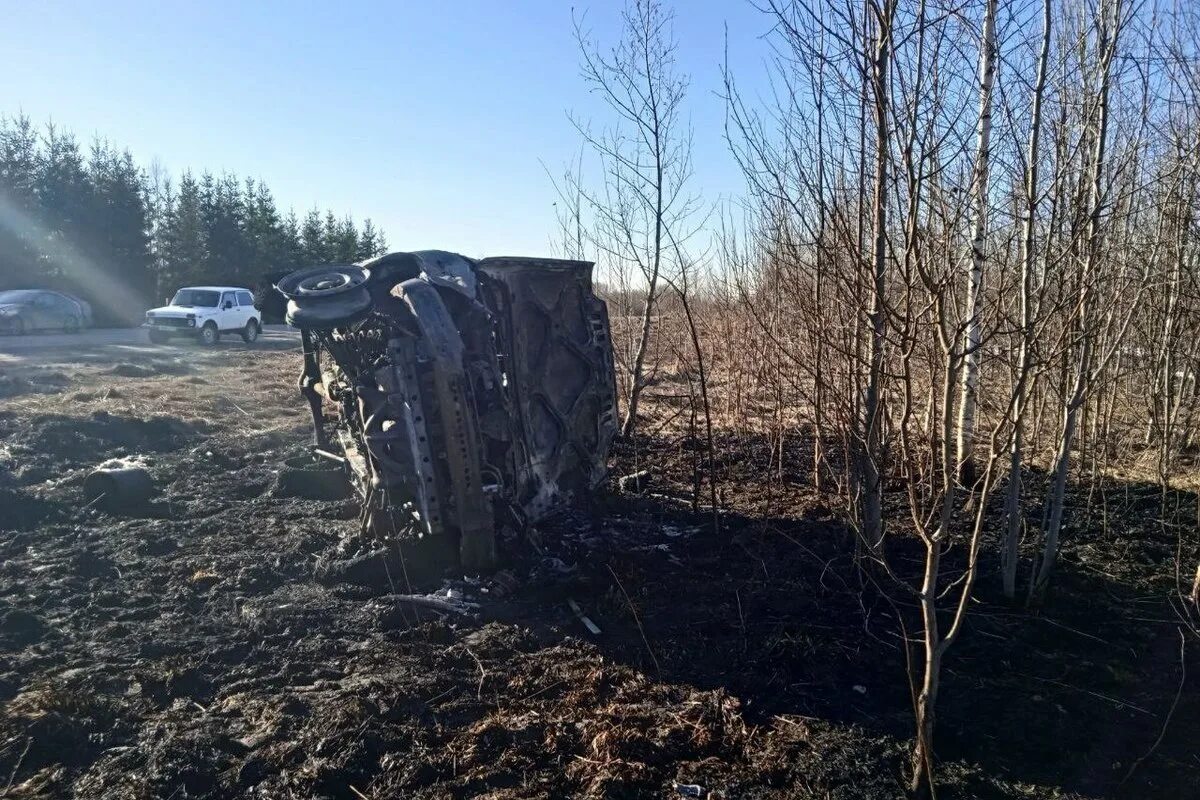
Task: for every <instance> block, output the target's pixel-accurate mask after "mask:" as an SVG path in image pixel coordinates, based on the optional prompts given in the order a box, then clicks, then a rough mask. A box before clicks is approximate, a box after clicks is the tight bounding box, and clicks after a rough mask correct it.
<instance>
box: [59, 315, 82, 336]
mask: <svg viewBox="0 0 1200 800" xmlns="http://www.w3.org/2000/svg"><path fill="white" fill-rule="evenodd" d="M63 333H79V318H78V317H67V318H66V319H65V320H63Z"/></svg>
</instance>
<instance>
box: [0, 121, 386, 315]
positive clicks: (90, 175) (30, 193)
mask: <svg viewBox="0 0 1200 800" xmlns="http://www.w3.org/2000/svg"><path fill="white" fill-rule="evenodd" d="M385 249H386V240H385V238H384V234H383V232H382V231H381V230H379V229H378V228H377V227H376V226H375V225H374V223H372V221H371V220H370V219H366V220H364V221H363V222H362V223H361V225H360V224H358V223H356V222H355V221H354V220H353V219H352V218H351V217H350V216H338V215H336V214H335V213H334V212H333V211H325V212H324V213H322V212H321V211H319V210H318V209H316V208H314V209H312V210H310V211H308V212H307V213H306V214H305V215H304V216H303V217H299V216H297V214H296V212H295V211H294V210H288V211H286V212H282V211H281V210H280V209H279V207H278V206H277V204H276V202H275V198H274V196H273V195H272V193H271V190H270V187H268V186H267V184H266V183H265V182H263V181H262V180H256V179H254V178H249V177H247V178H241V177H239V176H237V175H233V174H229V173H225V174H221V175H214V174H212V173H210V172H202V173H199V174H197V173H194V172H192V171H191V170H186V171H184V172H183V173H182V174H181V175H180V176H179V177H178V178H173V177H172V176H170V175H167V174H165V173H164V171H163V170H162V169H161V168H159V166H158V165H157V164H152V165H151V166H150V167H149V168H144V167H142V166H140V165H139V164H138V163H137V162H136V161H135V160H134V158H133V155H132V154H131V153H130V152H129V151H128V150H123V149H119V148H117V147H116V146H114V145H113V144H111V143H110V142H108V141H105V140H101V139H95V140H94V141H92V143H91V144H90V145H88V146H86V147H85V146H82V145H81V144H80V143H79V140H78V139H77V138H76V137H75V136H74V135H73V134H72V133H71V132H69V131H64V130H62V129H61V128H60V127H58V126H56V125H55V124H53V123H47V124H45V125H43V126H40V127H39V126H37V125H35V124H34V123H33V122H32V121H31V120H30V119H29V118H28V117H27V116H24V115H18V116H6V117H0V289H10V288H53V289H61V290H63V291H67V292H70V293H71V294H74V295H76V296H78V297H81V298H82V299H84V300H87V301H88V302H90V303H91V304H92V308H93V311H94V313H95V315H96V321H97V323H98V324H128V323H134V322H137V321H139V320H140V319H141V317H142V313H143V312H144V310H145V309H146V308H147V307H148V306H150V305H157V304H158V302H160V301H161V299H162V298H163V297H165V296H169V295H170V294H172V293H173V292H174V290H175V289H176V288H178V287H179V286H182V285H187V284H203V283H219V284H232V285H239V286H250V287H254V286H256V285H258V284H260V283H262V282H263V281H264V280H265V279H267V278H268V277H273V276H278V275H279V274H280V273H284V272H287V271H290V270H292V269H296V268H299V267H302V266H307V265H310V264H318V263H329V262H342V263H345V262H352V261H360V260H363V259H366V258H370V257H371V256H374V255H378V254H380V253H382V252H384V250H385Z"/></svg>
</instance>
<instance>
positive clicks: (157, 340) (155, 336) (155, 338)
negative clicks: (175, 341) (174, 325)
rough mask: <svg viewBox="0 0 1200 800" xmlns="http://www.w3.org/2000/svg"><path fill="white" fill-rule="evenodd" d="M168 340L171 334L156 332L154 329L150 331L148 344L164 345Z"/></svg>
mask: <svg viewBox="0 0 1200 800" xmlns="http://www.w3.org/2000/svg"><path fill="white" fill-rule="evenodd" d="M170 339H171V334H169V333H166V332H164V331H156V330H154V328H151V329H150V342H151V343H152V344H166V343H167V342H168V341H170Z"/></svg>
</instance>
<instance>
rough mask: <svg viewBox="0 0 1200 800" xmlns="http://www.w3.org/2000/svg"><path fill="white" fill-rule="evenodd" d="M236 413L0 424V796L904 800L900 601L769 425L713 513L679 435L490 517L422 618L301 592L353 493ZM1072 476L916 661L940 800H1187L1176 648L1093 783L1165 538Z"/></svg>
mask: <svg viewBox="0 0 1200 800" xmlns="http://www.w3.org/2000/svg"><path fill="white" fill-rule="evenodd" d="M131 377H132V376H131ZM234 421H236V420H231V422H230V424H229V425H224V424H223V423H222V422H221V421H220V420H217V421H213V422H212V424H211V425H204V424H198V423H196V422H186V421H183V420H179V419H174V418H172V417H169V416H166V415H158V416H150V417H145V418H135V417H130V416H122V415H108V414H102V413H101V414H85V415H81V416H78V417H72V416H70V415H63V414H17V413H13V412H5V413H0V448H4V453H5V458H4V462H3V463H5V464H6V465H7V466H4V467H0V508H2V513H0V701H2V705H0V796H7V797H30V798H32V797H79V798H167V797H172V798H185V797H186V798H196V797H239V796H245V797H256V798H306V797H322V798H364V797H367V798H390V797H406V798H443V797H455V798H468V797H493V798H534V797H574V796H591V797H613V798H618V797H671V796H707V797H726V798H785V797H787V798H808V797H814V798H815V797H821V798H877V797H878V798H886V797H898V796H902V795H903V780H904V773H905V770H906V767H907V742H908V740H909V736H910V732H911V724H912V716H911V696H910V690H909V686H908V683H907V680H906V678H905V668H904V664H905V654H904V649H903V647H902V646H901V633H900V625H899V620H898V619H897V616H896V615H897V612H898V613H899V614H900V616H901V617H904V618H905V621H906V622H907V623H908V624H909V625H911V624H912V617H911V613H912V608H911V604H910V603H909V601H906V600H905V599H904V598H903V597H899V598H898V602H897V603H896V604H895V605H893V604H892V603H889V602H887V601H886V600H885V598H884V597H883V596H882V595H881V594H880V592H879V591H878V589H877V588H876V587H874V586H873V585H872V583H871V581H870V580H865V579H864V578H863V576H862V573H861V572H860V571H859V570H857V569H856V568H855V564H854V559H853V552H854V548H853V543H852V538H851V536H850V534H849V533H848V531H847V530H846V528H845V526H844V524H843V523H842V522H841V519H840V512H839V511H837V504H836V503H835V502H834V501H833V500H832V499H831V498H828V497H824V496H821V495H818V494H816V493H815V492H813V491H812V488H811V487H810V486H809V484H808V476H807V474H806V473H805V472H804V471H803V470H802V469H801V466H800V465H803V464H804V463H806V456H805V453H806V449H805V445H804V442H803V441H801V440H800V439H797V440H795V441H793V442H791V443H790V444H789V448H791V450H789V452H788V453H787V458H786V459H785V465H789V464H790V465H792V466H793V467H794V471H792V472H788V471H787V470H785V471H784V472H783V473H782V474H779V473H777V472H776V471H775V470H774V469H773V468H772V467H771V466H770V464H769V458H768V453H769V448H768V446H767V444H766V442H765V441H764V440H761V439H758V438H755V437H746V436H742V437H738V436H733V435H726V436H724V437H722V439H721V442H720V448H719V449H720V453H721V459H720V460H721V472H722V482H721V487H722V497H723V502H724V504H725V506H726V507H727V508H729V509H730V511H728V512H727V513H724V514H723V515H722V516H721V519H720V526H721V529H720V531H719V532H714V531H713V529H712V519H711V515H709V514H707V513H704V512H703V511H701V512H700V513H695V512H693V510H692V508H691V504H690V491H691V489H690V487H691V475H690V471H691V465H692V463H693V461H694V452H695V451H694V449H689V447H687V443H686V442H680V441H674V440H668V439H662V438H658V439H653V440H649V441H640V442H638V443H637V444H636V446H635V445H633V444H623V445H620V446H619V447H618V448H617V449H616V452H615V453H614V466H613V473H614V475H620V474H623V473H628V472H632V471H634V469H636V468H641V467H644V466H647V465H651V466H652V467H653V470H654V474H653V477H652V484H651V486H650V488H649V490H648V491H647V492H645V493H643V494H640V495H635V494H623V493H620V492H619V491H617V490H616V489H615V486H614V487H613V490H612V491H610V492H608V493H606V494H602V495H601V496H599V497H597V498H595V499H593V500H592V501H591V502H590V504H588V505H587V507H586V508H581V509H580V510H578V511H575V512H573V513H571V514H569V515H566V516H564V517H562V518H559V519H557V520H554V521H551V522H549V523H546V524H543V525H541V526H540V527H539V528H538V529H536V530H533V531H527V532H523V533H521V534H516V533H511V532H510V533H508V534H507V535H506V537H505V540H504V547H503V550H504V553H505V558H506V564H505V566H504V569H503V570H502V571H501V572H499V573H497V574H496V575H494V576H486V577H483V578H480V579H468V580H464V579H462V577H461V576H457V577H456V578H454V579H452V580H450V581H449V582H447V583H446V584H445V585H444V586H443V587H441V590H442V591H443V592H444V590H445V589H447V588H448V589H450V590H451V592H452V594H453V598H452V599H458V598H459V597H461V599H462V600H463V601H465V604H464V605H463V606H462V608H463V610H464V611H465V613H451V614H446V615H441V614H438V613H435V612H433V611H431V610H428V609H424V608H420V607H416V606H412V605H408V604H406V603H402V602H397V601H396V600H395V599H394V598H393V597H392V588H393V586H395V584H396V583H397V582H400V583H402V582H403V578H402V576H401V575H392V574H391V573H388V578H390V580H391V585H388V584H387V583H386V582H382V583H381V582H380V581H379V580H374V581H372V580H360V581H359V582H357V583H350V582H338V581H337V580H329V579H327V578H326V579H324V580H323V581H318V580H317V579H316V577H315V576H316V575H317V574H318V573H319V572H320V570H319V569H318V565H319V564H320V563H323V562H325V561H328V559H330V558H332V557H334V556H335V555H336V548H337V544H338V539H339V537H340V536H341V535H343V534H345V533H348V532H351V531H352V530H354V528H355V526H356V524H357V523H356V513H357V509H356V508H355V506H354V503H353V502H352V501H328V502H325V501H311V500H303V499H298V498H294V497H284V496H280V495H279V493H278V492H273V491H272V488H271V487H272V485H273V482H272V475H273V471H274V470H276V469H277V468H278V466H279V464H280V463H281V462H282V461H283V460H284V459H285V458H287V457H289V456H293V455H296V454H298V453H300V452H302V451H303V441H304V436H305V432H304V430H303V428H302V427H297V428H296V429H295V430H294V431H292V432H288V433H286V434H281V433H279V432H273V433H264V434H253V435H242V434H239V433H238V431H237V430H236V429H235V426H234V425H233V424H232V422H234ZM134 455H136V456H140V457H143V458H144V459H145V462H144V463H146V464H147V467H148V468H149V469H151V471H152V473H153V474H154V476H155V479H156V481H157V482H158V485H159V486H160V488H161V491H160V494H159V496H158V497H157V498H156V499H155V500H154V501H153V502H152V503H150V504H149V505H147V506H145V507H142V508H136V509H129V510H127V512H126V513H122V514H110V513H108V512H105V511H101V510H99V509H95V508H88V507H86V505H85V503H84V502H83V500H82V490H81V481H82V477H83V475H84V474H85V473H86V471H87V469H88V468H89V467H90V466H93V465H95V464H97V463H100V462H102V461H104V460H105V459H108V458H114V457H122V456H134ZM1085 491H1086V487H1081V488H1080V489H1079V490H1078V492H1077V494H1076V495H1074V496H1073V501H1072V502H1073V506H1074V510H1073V516H1072V518H1071V521H1070V525H1069V528H1068V533H1067V536H1066V545H1065V552H1064V554H1063V559H1062V563H1061V569H1060V570H1059V572H1058V573H1057V576H1056V579H1055V582H1054V584H1053V588H1052V591H1051V593H1050V595H1049V596H1048V597H1047V598H1046V600H1045V602H1044V603H1043V604H1042V605H1041V607H1040V608H1038V609H1037V610H1035V611H1028V610H1025V609H1024V608H1021V607H1012V606H1010V605H1008V604H1006V603H1005V602H1003V600H1002V598H1001V597H1000V592H999V586H998V578H997V573H998V569H997V564H996V562H997V559H996V557H995V555H994V550H995V548H994V546H992V545H989V547H988V550H987V554H986V555H985V557H984V562H985V563H984V566H983V573H982V577H981V579H980V585H979V590H978V600H977V602H975V603H974V604H973V606H972V609H971V613H970V617H969V620H968V623H967V628H966V630H965V631H964V633H963V635H962V637H961V639H960V640H959V642H958V643H957V644H956V645H955V646H954V648H953V649H952V650H951V651H950V654H949V656H948V658H947V662H946V669H945V685H944V687H943V693H942V703H941V705H940V707H939V716H938V733H937V755H938V758H939V763H940V770H939V779H940V786H941V791H940V795H941V796H943V797H996V798H1016V797H1101V796H1124V797H1186V796H1195V793H1194V792H1195V787H1196V785H1197V784H1200V756H1198V752H1200V748H1197V747H1196V742H1197V741H1200V693H1198V692H1197V691H1196V687H1197V682H1196V681H1197V679H1196V678H1195V677H1193V676H1195V675H1196V674H1198V673H1200V666H1195V667H1192V669H1191V675H1190V676H1189V677H1188V678H1187V682H1186V684H1185V685H1184V688H1183V691H1182V693H1181V694H1180V700H1179V703H1178V706H1177V708H1175V710H1174V713H1173V715H1171V717H1170V720H1169V725H1168V727H1167V729H1166V732H1165V735H1163V738H1162V741H1161V743H1160V744H1159V745H1158V746H1157V747H1156V748H1153V752H1152V753H1151V754H1150V755H1149V756H1148V757H1146V758H1145V759H1144V761H1142V762H1141V763H1139V764H1138V765H1137V768H1136V769H1135V770H1134V771H1133V774H1132V776H1130V777H1129V778H1128V780H1124V782H1123V779H1124V778H1125V776H1126V774H1127V773H1128V772H1129V770H1130V767H1131V766H1133V764H1134V762H1135V761H1137V760H1138V759H1139V758H1141V757H1142V756H1144V755H1145V754H1147V753H1150V752H1151V750H1152V747H1153V745H1154V743H1155V741H1156V739H1157V738H1158V737H1159V734H1160V731H1162V729H1163V725H1164V722H1165V721H1166V720H1167V715H1168V711H1169V709H1170V708H1171V706H1172V702H1173V700H1174V698H1175V696H1176V692H1177V690H1178V688H1179V679H1180V659H1179V648H1180V635H1179V626H1178V624H1177V617H1176V616H1175V614H1174V613H1173V612H1172V609H1171V606H1170V604H1169V601H1168V598H1169V596H1170V593H1171V591H1172V590H1173V589H1174V585H1175V584H1174V577H1173V569H1174V566H1173V565H1174V559H1175V554H1176V550H1177V546H1178V544H1179V542H1178V532H1177V531H1176V530H1174V529H1166V530H1164V529H1162V528H1161V527H1160V526H1159V525H1158V523H1157V518H1158V512H1159V508H1160V502H1161V498H1160V496H1159V493H1158V491H1157V489H1155V488H1153V487H1126V486H1121V487H1109V493H1110V496H1109V497H1108V499H1109V512H1108V515H1107V517H1101V516H1099V515H1098V514H1095V513H1093V514H1088V513H1087V512H1086V511H1085V500H1086V495H1085ZM1185 501H1186V502H1188V503H1190V504H1191V506H1190V508H1192V509H1194V508H1195V498H1194V497H1189V498H1185ZM1181 502H1182V501H1181ZM895 513H896V514H899V510H896V512H895ZM1186 536H1187V537H1190V538H1189V539H1188V540H1187V541H1186V544H1185V548H1193V549H1191V550H1190V551H1189V550H1187V549H1185V556H1187V557H1189V558H1190V559H1192V560H1190V561H1186V562H1185V563H1194V559H1195V557H1196V553H1195V551H1194V546H1195V538H1194V537H1195V531H1194V529H1188V530H1187V531H1186ZM898 547H899V550H898V552H897V554H896V555H897V560H898V562H899V563H901V564H902V565H907V566H906V567H904V568H912V569H916V567H917V564H916V561H915V557H914V554H915V551H914V552H913V553H906V552H905V546H904V545H903V543H901V545H899V546H898ZM959 557H960V554H957V553H955V552H954V551H952V552H951V554H950V556H949V559H950V562H951V568H952V567H953V562H954V560H955V559H956V558H959ZM395 588H397V589H398V590H401V591H403V590H404V589H405V588H406V587H404V586H402V585H401V586H395ZM572 603H573V604H574V606H575V607H577V608H578V609H579V613H582V614H583V615H586V617H587V618H588V619H589V620H591V621H592V622H593V623H594V624H595V625H596V626H598V628H599V629H600V631H601V632H600V633H599V634H594V633H591V632H589V630H588V629H587V627H585V625H584V623H583V622H582V621H581V620H580V619H579V617H578V615H577V613H576V612H575V611H574V610H573V609H572V606H571V604H572ZM1187 648H1188V657H1189V659H1190V661H1189V666H1191V665H1192V664H1200V662H1197V660H1196V655H1197V650H1200V647H1198V646H1197V643H1196V642H1195V641H1194V640H1192V641H1190V642H1189V643H1188V645H1187ZM675 784H681V785H683V786H681V787H679V788H676V786H675ZM693 785H694V786H693ZM694 787H699V788H698V789H696V788H694ZM697 793H698V795H697Z"/></svg>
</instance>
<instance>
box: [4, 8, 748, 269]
mask: <svg viewBox="0 0 1200 800" xmlns="http://www.w3.org/2000/svg"><path fill="white" fill-rule="evenodd" d="M5 5H6V8H5V13H4V21H3V22H2V23H0V75H3V79H0V113H3V114H9V115H11V114H15V113H17V112H20V111H23V112H24V113H25V114H27V115H29V116H31V117H32V118H33V119H34V120H35V122H39V123H41V122H44V121H46V120H47V119H53V120H54V121H55V122H56V123H59V124H61V125H62V126H63V127H65V128H68V129H70V130H73V131H74V132H75V134H76V135H77V136H78V137H79V138H80V139H81V140H83V141H84V142H86V141H87V140H89V139H90V138H91V137H92V136H93V135H99V136H101V137H104V138H107V139H109V140H110V141H112V142H113V143H114V144H118V145H121V146H125V147H128V148H129V149H130V150H131V151H132V152H133V154H134V156H135V157H136V158H137V159H138V161H139V162H140V163H142V164H143V165H149V164H150V162H151V161H152V160H153V159H157V160H158V161H159V162H160V163H161V164H162V166H163V167H164V168H166V169H167V170H168V171H169V172H170V173H172V174H177V173H179V172H180V171H182V170H183V169H184V168H185V167H191V168H193V169H194V170H197V171H201V170H204V169H208V170H211V171H213V172H221V171H223V170H228V171H232V172H236V173H238V174H240V175H251V176H254V177H259V178H262V179H264V180H266V181H267V183H268V184H269V185H270V186H271V188H272V189H273V190H274V192H275V195H276V199H277V201H278V203H279V205H280V206H281V208H287V207H289V206H293V207H295V208H296V210H297V212H298V213H303V211H304V210H305V209H307V208H310V207H312V206H313V205H314V204H316V205H319V206H321V207H322V208H325V207H329V208H332V209H334V210H335V211H337V212H339V213H352V214H353V215H354V216H355V218H356V219H359V220H361V219H362V218H363V217H371V218H373V219H374V220H375V221H376V222H377V223H378V224H379V225H381V226H382V227H383V228H384V230H385V231H386V232H387V234H388V242H389V245H390V247H391V248H392V249H397V250H409V249H420V248H429V247H438V248H444V249H450V250H458V251H460V252H464V253H467V254H470V255H498V254H505V253H508V254H542V253H547V252H548V250H549V239H550V237H551V236H552V234H553V229H554V215H553V209H552V207H551V203H552V202H553V199H554V197H553V191H552V188H551V186H550V182H549V179H548V178H547V176H546V174H545V171H544V170H543V167H542V165H541V162H543V161H544V162H545V163H546V164H547V165H548V166H549V167H551V168H552V169H553V170H554V171H555V172H559V171H561V165H562V164H563V163H564V162H565V161H567V160H568V159H569V158H570V157H571V156H572V154H573V153H575V152H576V151H577V149H578V140H577V137H576V134H575V132H574V131H573V129H572V128H571V126H570V124H569V122H568V121H567V118H566V111H567V110H568V109H571V110H574V111H575V112H576V113H577V114H579V115H580V116H583V117H585V118H586V117H590V118H593V119H596V120H597V122H599V121H601V120H602V119H603V117H602V113H603V112H602V109H601V108H600V107H599V106H598V105H597V102H596V99H595V98H592V97H589V96H588V95H587V93H586V91H585V89H584V86H583V82H582V80H581V79H580V77H579V71H578V66H577V61H578V54H577V50H576V46H575V43H574V40H573V37H572V32H571V13H572V5H571V4H570V3H565V2H552V1H551V0H522V1H521V2H502V1H499V0H493V1H492V2H485V1H477V0H462V1H460V2H453V3H437V2H371V3H355V2H322V3H304V4H301V3H266V2H247V1H246V0H242V1H241V2H225V1H224V0H222V1H221V2H202V3H183V2H173V1H171V0H168V2H161V0H160V2H128V1H127V0H107V1H106V2H97V3H86V2H78V0H76V1H75V2H70V3H64V2H40V1H39V2H25V3H22V2H9V3H6V4H5ZM675 7H676V31H677V34H678V38H679V40H680V50H679V66H680V69H681V70H682V71H683V72H685V73H687V74H688V75H690V76H691V80H692V88H691V103H690V113H691V118H692V124H693V128H694V132H695V149H694V159H695V164H696V169H695V173H696V174H695V188H696V189H697V190H699V191H701V192H702V193H703V196H704V198H705V199H706V200H709V201H713V200H716V199H718V197H719V196H729V195H731V194H734V193H736V192H737V191H738V190H739V188H740V186H741V180H740V176H739V175H738V174H737V170H736V166H735V165H734V164H733V162H732V160H731V158H730V156H729V154H728V152H727V149H726V147H725V144H724V141H723V138H722V137H723V128H722V126H723V115H724V107H723V102H722V101H721V100H720V99H719V97H717V95H716V92H717V90H718V89H719V84H720V64H721V61H722V59H723V50H724V37H725V26H726V24H728V26H729V41H730V53H731V61H732V62H733V65H734V67H735V69H736V70H737V74H738V78H739V83H741V84H742V85H747V84H750V85H753V84H755V83H757V82H758V80H757V79H759V77H760V76H761V74H762V72H763V66H762V62H763V57H764V45H763V43H762V41H761V40H760V38H759V37H760V36H761V35H762V34H763V33H765V30H766V24H767V23H766V20H764V19H763V18H762V17H761V15H759V13H758V12H756V11H754V10H753V9H752V8H751V7H750V6H749V4H748V3H746V2H744V0H728V2H721V1H720V0H706V1H705V2H688V1H687V0H680V2H678V3H676V4H675ZM576 9H577V10H578V11H586V21H587V25H588V27H590V28H591V29H592V32H593V34H594V35H595V36H596V38H597V39H598V40H599V41H601V42H605V43H608V42H612V41H613V39H614V37H615V36H616V34H617V23H618V21H619V9H620V6H619V4H618V3H617V2H602V3H601V2H598V3H594V4H591V5H588V4H579V5H577V6H576Z"/></svg>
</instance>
